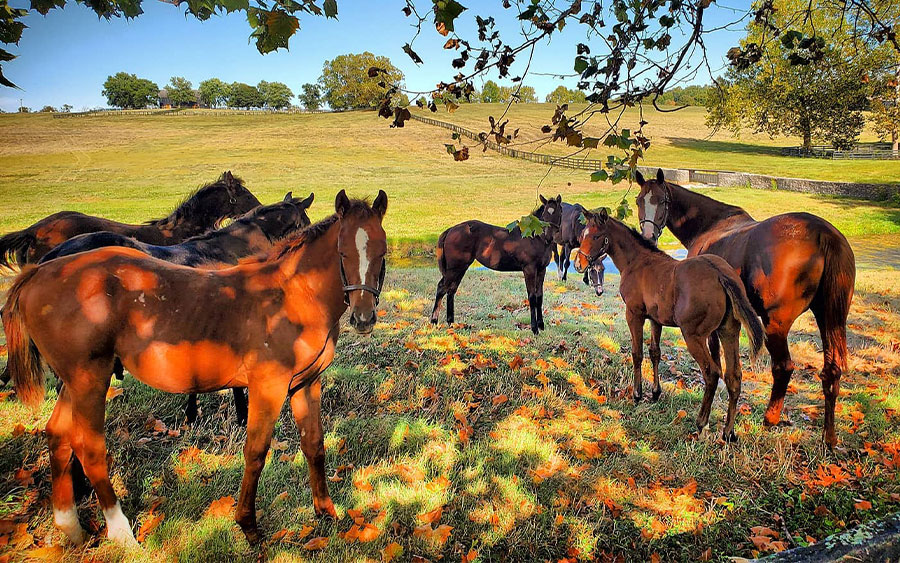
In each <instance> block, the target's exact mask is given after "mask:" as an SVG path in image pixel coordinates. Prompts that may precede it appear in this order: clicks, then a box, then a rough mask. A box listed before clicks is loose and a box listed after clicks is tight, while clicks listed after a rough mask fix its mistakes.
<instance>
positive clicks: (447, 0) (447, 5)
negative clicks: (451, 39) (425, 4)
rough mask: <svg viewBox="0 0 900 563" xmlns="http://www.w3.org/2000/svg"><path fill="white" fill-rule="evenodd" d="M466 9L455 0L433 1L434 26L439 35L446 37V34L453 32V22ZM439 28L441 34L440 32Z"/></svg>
mask: <svg viewBox="0 0 900 563" xmlns="http://www.w3.org/2000/svg"><path fill="white" fill-rule="evenodd" d="M465 10H466V7H465V6H463V5H462V4H460V3H459V2H457V1H456V0H435V1H434V25H435V28H436V29H437V30H438V32H439V33H441V35H447V32H451V31H455V30H454V29H453V22H454V20H456V18H458V17H459V15H460V14H461V13H463V12H464V11H465ZM441 26H442V27H443V30H444V31H443V32H441Z"/></svg>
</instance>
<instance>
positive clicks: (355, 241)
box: [334, 190, 388, 334]
mask: <svg viewBox="0 0 900 563" xmlns="http://www.w3.org/2000/svg"><path fill="white" fill-rule="evenodd" d="M387 203H388V198H387V194H386V193H384V190H379V192H378V197H376V198H375V202H374V203H373V204H372V205H371V207H370V206H369V205H368V204H367V203H365V202H363V201H358V200H352V201H351V200H350V198H348V197H347V194H346V193H345V192H344V190H341V191H340V192H339V193H338V194H337V197H336V198H335V202H334V208H335V213H336V214H337V216H338V218H339V219H340V222H341V226H340V231H339V233H338V254H339V255H340V261H341V263H340V267H341V282H342V283H343V284H344V288H343V289H344V302H345V303H346V304H347V305H348V306H349V307H350V326H352V327H353V328H354V329H355V330H356V331H357V332H359V333H360V334H369V333H371V332H372V329H373V328H374V327H375V320H376V317H377V315H376V309H377V307H378V298H379V295H380V294H381V287H382V285H383V284H384V275H385V271H386V265H387V263H386V261H385V254H387V236H386V235H385V232H384V228H383V227H382V225H381V223H382V220H383V219H384V214H385V213H386V212H387Z"/></svg>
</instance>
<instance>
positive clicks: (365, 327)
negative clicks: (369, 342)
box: [350, 309, 377, 334]
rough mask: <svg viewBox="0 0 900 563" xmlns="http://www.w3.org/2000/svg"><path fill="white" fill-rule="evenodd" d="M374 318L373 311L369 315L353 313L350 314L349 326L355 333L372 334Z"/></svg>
mask: <svg viewBox="0 0 900 563" xmlns="http://www.w3.org/2000/svg"><path fill="white" fill-rule="evenodd" d="M376 318H377V315H376V313H375V310H374V309H373V310H372V312H371V314H369V315H366V314H364V313H357V312H356V311H353V313H351V314H350V326H352V327H353V328H354V329H356V331H357V332H360V333H363V334H368V333H370V332H372V327H374V326H375V319H376Z"/></svg>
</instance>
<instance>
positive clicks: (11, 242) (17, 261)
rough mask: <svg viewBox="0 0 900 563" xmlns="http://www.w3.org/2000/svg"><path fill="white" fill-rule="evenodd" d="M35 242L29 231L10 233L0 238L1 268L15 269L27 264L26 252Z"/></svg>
mask: <svg viewBox="0 0 900 563" xmlns="http://www.w3.org/2000/svg"><path fill="white" fill-rule="evenodd" d="M34 242H35V239H34V235H33V234H32V233H31V232H29V230H28V229H23V230H21V231H15V232H12V233H8V234H5V235H3V236H2V237H0V266H2V267H4V268H9V269H13V268H14V267H15V266H16V265H18V266H23V265H25V263H26V260H27V257H26V254H25V253H26V252H27V251H28V249H29V248H30V247H31V245H33V244H34Z"/></svg>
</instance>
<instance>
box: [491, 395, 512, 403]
mask: <svg viewBox="0 0 900 563" xmlns="http://www.w3.org/2000/svg"><path fill="white" fill-rule="evenodd" d="M508 400H509V397H507V396H506V395H497V396H496V397H494V398H493V399H491V403H493V404H494V405H502V404H503V403H505V402H506V401H508Z"/></svg>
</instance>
